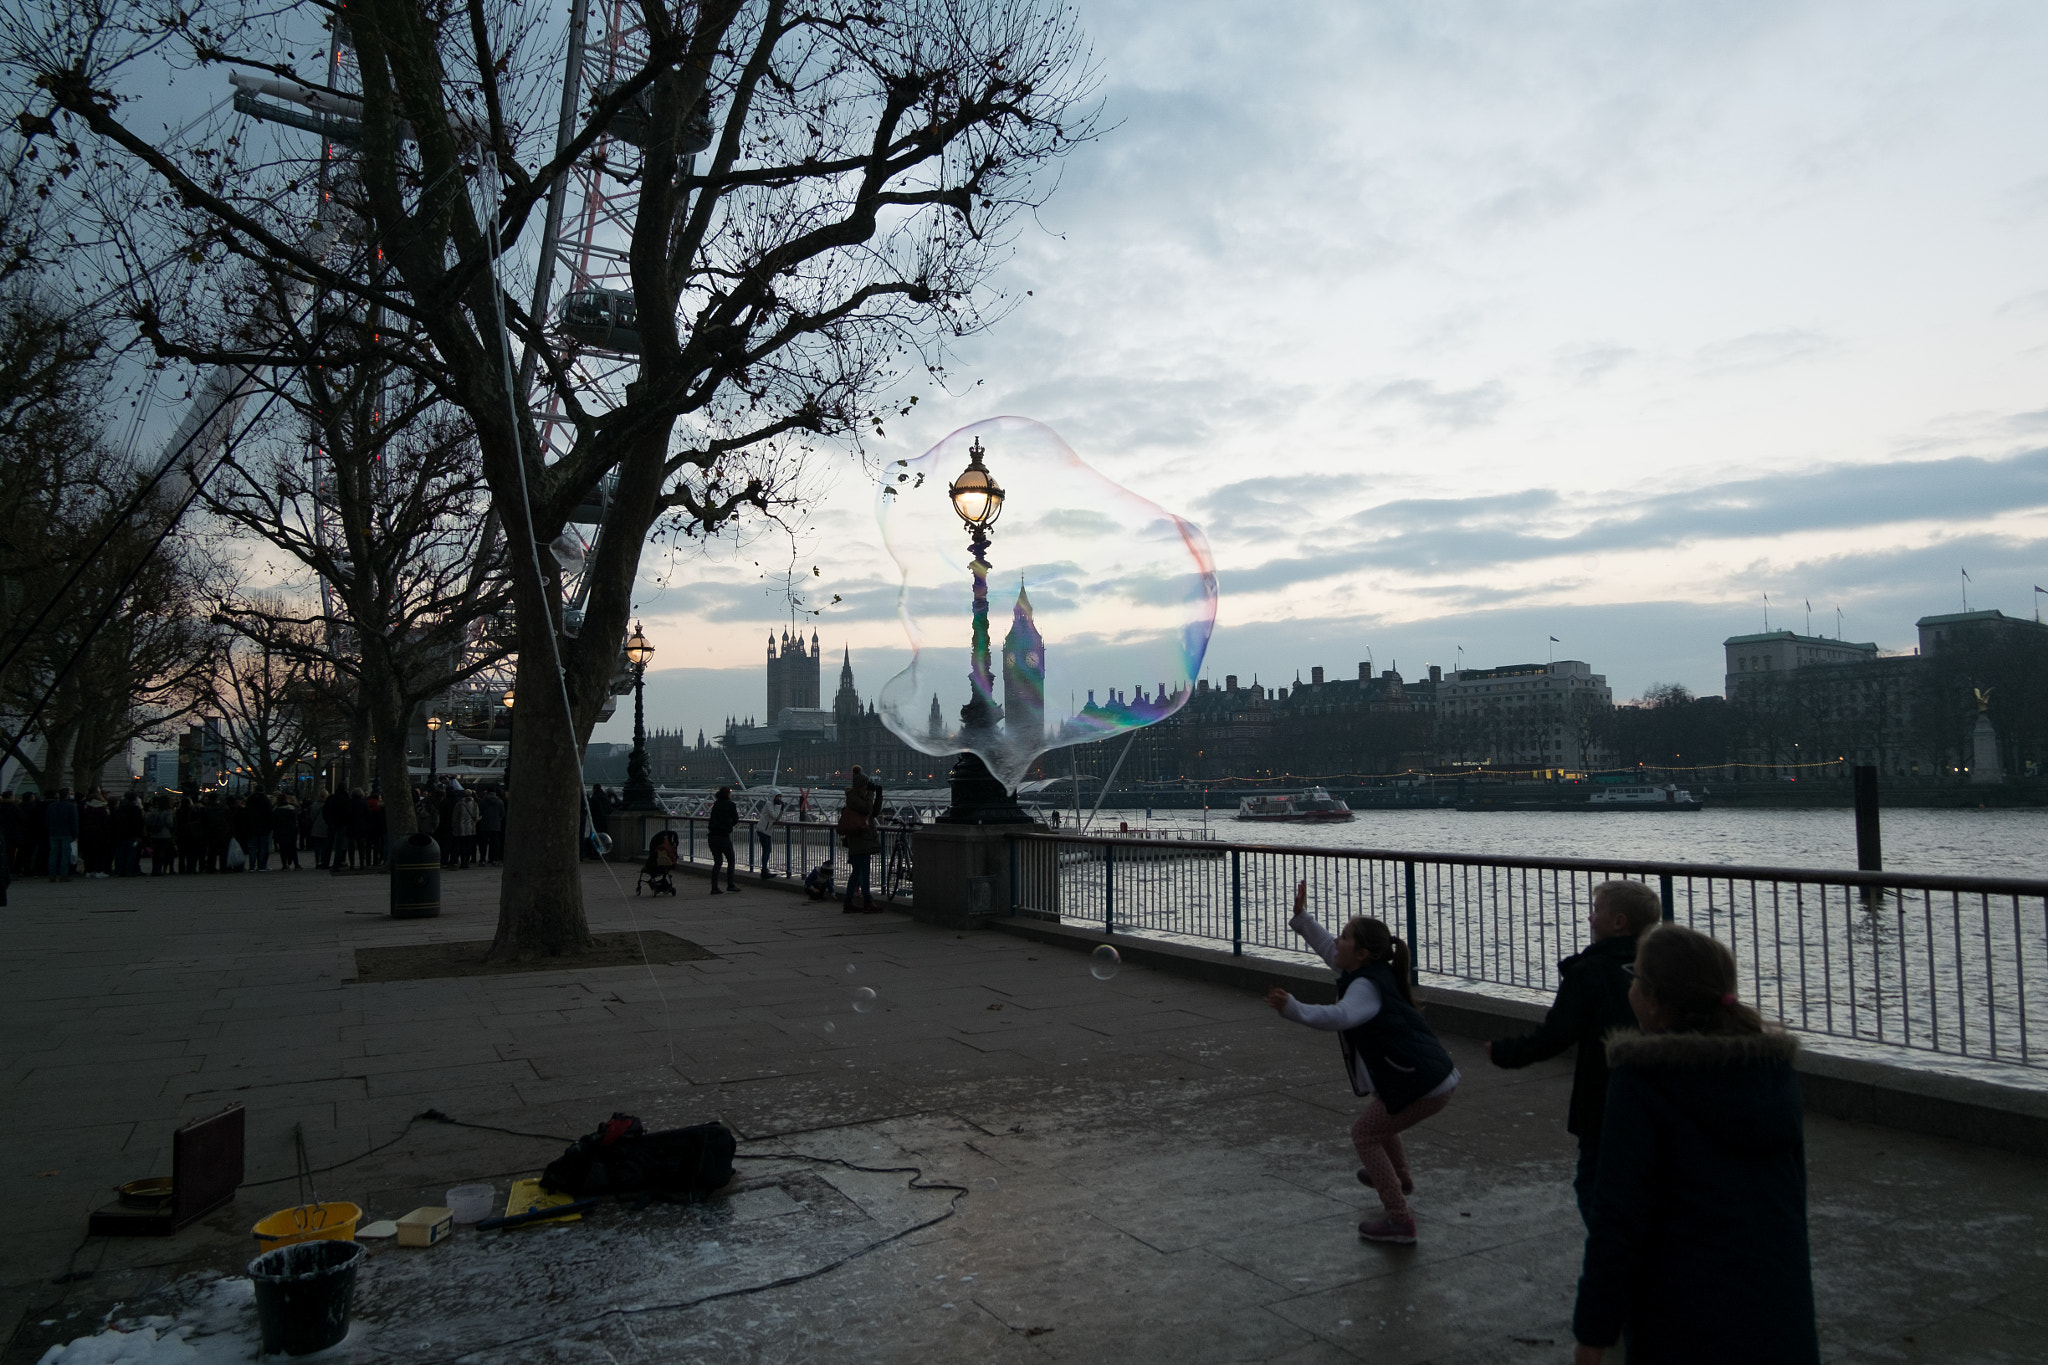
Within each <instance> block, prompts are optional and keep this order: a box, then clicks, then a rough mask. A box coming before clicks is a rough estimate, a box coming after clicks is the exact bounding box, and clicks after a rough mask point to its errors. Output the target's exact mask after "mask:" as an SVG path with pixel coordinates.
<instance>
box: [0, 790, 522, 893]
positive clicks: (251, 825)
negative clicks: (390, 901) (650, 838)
mask: <svg viewBox="0 0 2048 1365" xmlns="http://www.w3.org/2000/svg"><path fill="white" fill-rule="evenodd" d="M413 808H414V814H415V818H416V820H417V822H418V827H419V828H420V829H422V830H425V831H427V832H429V833H435V832H436V831H439V834H438V836H437V837H438V841H439V842H440V845H441V859H442V865H443V866H444V867H450V868H463V867H470V866H480V865H486V864H495V863H501V862H503V861H504V857H505V800H504V797H503V795H502V794H501V793H500V792H499V791H497V790H496V789H495V788H485V789H483V790H482V791H477V792H472V791H465V790H464V789H463V788H462V786H461V784H460V783H455V782H448V781H445V780H444V781H442V782H438V783H435V784H433V785H432V786H431V787H416V788H414V790H413ZM388 826H389V818H388V812H387V810H386V806H385V802H384V799H383V798H382V797H381V796H379V795H378V794H377V792H375V791H374V790H368V791H366V790H365V789H364V788H362V787H354V788H348V787H337V788H335V789H333V790H331V791H330V790H328V789H326V788H320V789H318V790H316V791H314V792H312V793H310V794H308V795H306V796H305V797H304V798H303V799H301V798H300V797H299V796H296V795H293V794H292V793H290V792H284V793H280V794H278V795H276V796H272V795H270V794H268V793H265V792H260V791H254V792H247V793H230V792H205V793H202V794H201V795H199V796H197V797H194V796H189V795H184V794H180V793H173V792H158V793H156V794H155V795H154V796H151V797H149V798H148V799H147V800H145V799H143V798H142V797H141V796H139V795H137V794H135V793H133V792H130V793H127V794H126V795H123V796H120V797H110V796H109V795H107V793H105V792H104V791H97V790H96V791H90V792H87V793H86V794H85V795H84V797H83V798H80V797H78V796H76V795H74V794H73V792H72V791H71V789H70V788H68V787H66V788H62V789H60V790H59V791H58V792H57V794H56V795H55V796H52V797H50V798H49V799H47V800H45V799H43V798H41V797H40V796H38V795H37V794H36V793H35V792H33V791H30V792H24V793H23V794H21V795H20V796H19V797H17V796H16V795H15V794H14V793H12V792H0V849H4V853H0V865H4V867H5V870H6V871H7V872H8V873H9V874H10V875H11V876H13V877H44V878H47V879H48V880H50V881H53V882H68V881H70V880H71V879H72V878H73V877H141V876H169V875H171V874H172V873H187V874H190V873H200V872H267V871H270V870H272V861H271V860H272V858H273V857H275V859H276V863H275V868H276V870H277V871H280V872H284V871H290V870H295V869H298V868H303V867H306V866H308V865H310V866H312V867H314V868H321V869H329V870H348V869H357V870H361V869H368V868H376V867H381V866H383V865H384V861H385V854H386V843H387V838H388ZM145 864H147V866H145Z"/></svg>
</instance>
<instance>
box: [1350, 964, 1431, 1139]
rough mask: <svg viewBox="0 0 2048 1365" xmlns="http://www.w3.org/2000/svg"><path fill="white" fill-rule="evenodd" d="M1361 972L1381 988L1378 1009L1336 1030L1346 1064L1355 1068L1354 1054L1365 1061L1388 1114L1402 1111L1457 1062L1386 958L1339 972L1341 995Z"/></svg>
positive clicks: (1367, 1071)
mask: <svg viewBox="0 0 2048 1365" xmlns="http://www.w3.org/2000/svg"><path fill="white" fill-rule="evenodd" d="M1360 977H1364V978H1365V979H1366V980H1367V981H1370V982H1371V983H1372V984H1373V985H1374V987H1376V988H1377V989H1378V990H1379V993H1380V1012H1379V1013H1378V1014H1375V1015H1374V1016H1373V1017H1372V1018H1370V1019H1368V1020H1366V1021H1365V1022H1364V1023H1362V1024H1360V1025H1358V1026H1357V1027H1355V1028H1348V1029H1345V1030H1344V1031H1343V1032H1342V1033H1339V1034H1338V1035H1337V1038H1338V1040H1339V1041H1340V1042H1341V1043H1342V1044H1343V1046H1344V1065H1345V1069H1346V1070H1347V1071H1350V1070H1352V1069H1353V1068H1352V1065H1351V1062H1352V1059H1353V1058H1354V1057H1356V1058H1357V1059H1358V1060H1359V1061H1360V1062H1362V1063H1364V1065H1365V1074H1366V1075H1368V1076H1370V1077H1371V1078H1372V1088H1373V1091H1374V1093H1376V1094H1377V1095H1378V1096H1379V1097H1380V1103H1381V1104H1383V1105H1385V1106H1386V1107H1387V1112H1388V1113H1389V1114H1398V1113H1400V1112H1401V1111H1402V1110H1403V1109H1406V1108H1407V1107H1408V1106H1409V1105H1411V1104H1413V1103H1414V1102H1415V1101H1417V1100H1419V1099H1421V1098H1422V1097H1423V1096H1424V1095H1427V1094H1428V1093H1429V1092H1430V1091H1432V1090H1434V1089H1436V1088H1437V1087H1438V1086H1440V1085H1442V1084H1443V1083H1444V1080H1445V1078H1447V1077H1448V1076H1449V1075H1450V1074H1451V1072H1452V1071H1454V1070H1456V1067H1455V1066H1454V1065H1453V1064H1452V1062H1451V1054H1450V1053H1448V1052H1446V1051H1444V1045H1443V1044H1442V1043H1440V1042H1438V1041H1437V1038H1436V1034H1434V1033H1432V1032H1431V1031H1430V1027H1429V1025H1428V1024H1427V1023H1426V1022H1424V1020H1423V1018H1422V1014H1421V1012H1420V1011H1419V1010H1417V1009H1416V1008H1415V1006H1413V1005H1411V1004H1409V1003H1408V1001H1407V1000H1406V999H1405V998H1404V997H1403V996H1402V994H1401V983H1400V981H1399V980H1397V979H1396V978H1395V976H1394V969H1393V968H1391V967H1389V966H1388V965H1387V964H1386V963H1384V962H1368V963H1366V964H1365V965H1364V966H1363V967H1360V968H1359V969H1358V970H1357V971H1355V972H1346V973H1344V974H1343V975H1342V976H1340V977H1338V978H1337V998H1338V999H1339V1000H1342V999H1343V998H1344V993H1345V992H1346V991H1348V990H1350V989H1351V983H1352V982H1353V981H1356V980H1358V979H1359V978H1360Z"/></svg>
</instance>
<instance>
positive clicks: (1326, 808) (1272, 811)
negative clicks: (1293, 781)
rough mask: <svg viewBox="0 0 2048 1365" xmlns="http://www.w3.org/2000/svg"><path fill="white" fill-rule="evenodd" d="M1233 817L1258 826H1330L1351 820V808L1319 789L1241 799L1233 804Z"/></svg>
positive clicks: (1311, 788) (1312, 788) (1313, 788)
mask: <svg viewBox="0 0 2048 1365" xmlns="http://www.w3.org/2000/svg"><path fill="white" fill-rule="evenodd" d="M1237 818H1238V819H1240V820H1250V821H1256V822H1262V823H1269V824H1272V823H1282V822H1285V823H1292V824H1331V823H1336V822H1339V821H1344V820H1349V819H1350V818H1351V807H1349V806H1347V805H1345V804H1344V803H1343V802H1342V801H1339V800H1338V799H1337V798H1336V797H1334V796H1332V795H1330V793H1329V792H1327V791H1325V790H1323V789H1322V788H1321V787H1310V788H1309V789H1308V790H1307V791H1305V792H1300V793H1286V792H1276V793H1274V794H1272V795H1270V796H1269V795H1264V794H1261V795H1258V796H1247V797H1244V798H1243V799H1242V800H1240V801H1239V802H1238V803H1237Z"/></svg>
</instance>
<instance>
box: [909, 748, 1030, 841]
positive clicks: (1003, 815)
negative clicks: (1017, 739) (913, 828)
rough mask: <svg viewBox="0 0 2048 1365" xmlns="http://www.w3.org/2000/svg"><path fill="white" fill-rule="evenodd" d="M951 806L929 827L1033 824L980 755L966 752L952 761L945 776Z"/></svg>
mask: <svg viewBox="0 0 2048 1365" xmlns="http://www.w3.org/2000/svg"><path fill="white" fill-rule="evenodd" d="M946 783H947V785H948V786H950V787H951V788H952V789H953V804H952V805H951V806H950V807H948V808H947V810H946V813H945V814H944V815H941V816H939V817H938V818H937V820H935V821H934V822H933V823H935V824H941V825H1028V824H1031V823H1033V821H1032V819H1031V817H1030V816H1029V815H1027V814H1025V812H1024V808H1023V807H1022V806H1020V805H1018V804H1017V799H1016V798H1015V797H1013V796H1011V795H1010V789H1009V788H1008V787H1005V786H1004V785H1003V784H1002V782H1001V781H999V780H998V779H997V777H996V775H995V774H994V773H992V772H990V771H989V770H988V764H986V763H984V762H982V761H981V755H980V754H977V753H974V752H973V751H971V750H969V751H966V752H963V753H962V754H961V755H960V756H959V757H958V758H956V759H955V760H954V761H953V767H952V769H951V770H950V771H949V772H948V773H947V774H946Z"/></svg>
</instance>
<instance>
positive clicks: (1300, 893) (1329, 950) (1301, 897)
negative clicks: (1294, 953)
mask: <svg viewBox="0 0 2048 1365" xmlns="http://www.w3.org/2000/svg"><path fill="white" fill-rule="evenodd" d="M1287 927H1288V928H1290V929H1292V930H1294V932H1295V933H1297V934H1300V935H1301V936H1302V937H1303V938H1305V939H1307V940H1308V946H1309V947H1310V948H1312V949H1314V950H1315V954H1316V956H1317V957H1319V958H1321V959H1322V960H1323V965H1324V966H1326V967H1329V968H1331V969H1332V970H1335V969H1336V966H1337V940H1336V939H1334V938H1332V937H1331V936H1330V931H1329V930H1328V929H1325V928H1324V927H1323V926H1322V925H1320V924H1318V923H1317V922H1316V917H1315V916H1314V915H1311V914H1310V913H1309V912H1308V883H1307V882H1305V881H1303V882H1296V883H1295V884H1294V916H1293V918H1291V919H1289V920H1288V921H1287Z"/></svg>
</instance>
